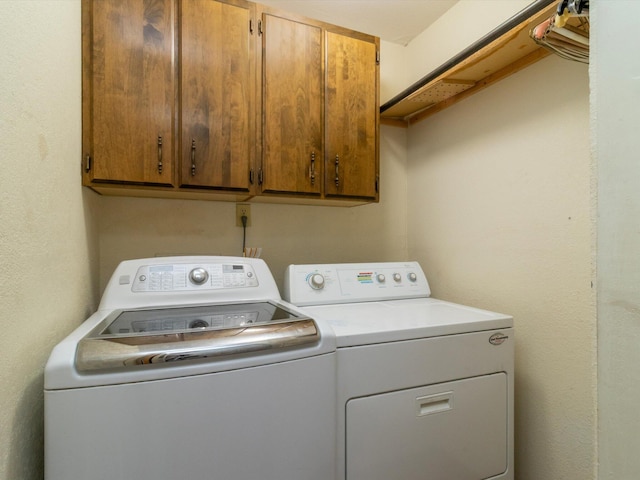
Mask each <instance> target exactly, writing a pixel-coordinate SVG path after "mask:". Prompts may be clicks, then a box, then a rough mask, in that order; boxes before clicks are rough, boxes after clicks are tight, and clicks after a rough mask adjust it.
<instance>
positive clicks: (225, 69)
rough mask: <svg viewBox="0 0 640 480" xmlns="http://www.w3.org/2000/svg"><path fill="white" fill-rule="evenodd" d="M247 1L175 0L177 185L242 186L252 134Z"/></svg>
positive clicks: (252, 147) (251, 150)
mask: <svg viewBox="0 0 640 480" xmlns="http://www.w3.org/2000/svg"><path fill="white" fill-rule="evenodd" d="M254 9H255V7H254V6H253V4H250V3H249V2H238V1H236V2H230V3H226V2H220V1H214V0H189V1H186V2H182V8H181V27H182V29H181V44H180V45H181V46H180V58H181V62H182V65H181V83H180V90H181V96H180V104H181V125H182V128H181V142H180V143H181V147H180V152H181V169H180V173H181V175H180V179H181V182H180V183H181V185H183V186H185V185H186V186H198V187H211V188H218V189H233V190H245V191H248V190H249V188H250V183H249V179H250V169H251V168H252V166H253V163H254V157H255V142H256V139H255V90H256V77H255V54H254V50H255V41H254V37H253V35H252V33H251V31H250V23H249V22H250V20H251V19H252V18H253V16H254ZM194 147H195V148H194Z"/></svg>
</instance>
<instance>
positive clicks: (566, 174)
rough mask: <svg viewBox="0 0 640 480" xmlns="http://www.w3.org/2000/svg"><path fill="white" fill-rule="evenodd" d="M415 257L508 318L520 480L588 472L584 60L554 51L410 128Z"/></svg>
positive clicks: (446, 292) (449, 285)
mask: <svg viewBox="0 0 640 480" xmlns="http://www.w3.org/2000/svg"><path fill="white" fill-rule="evenodd" d="M408 145H409V153H408V178H409V180H408V189H409V202H408V215H409V256H410V257H412V258H416V259H417V260H419V261H420V262H421V263H422V265H423V268H424V269H425V271H426V274H427V276H428V277H429V279H430V283H431V285H432V289H433V293H434V296H436V297H443V298H445V299H447V300H452V301H456V302H461V303H467V304H472V305H477V306H481V307H484V308H487V309H490V310H497V311H502V312H505V313H510V314H512V315H513V316H514V318H515V326H516V383H515V389H516V390H515V397H516V465H515V467H516V478H517V479H519V480H540V479H563V480H587V479H593V478H595V477H594V474H595V465H596V450H595V449H596V371H595V362H596V349H595V346H596V345H595V344H596V317H595V293H594V292H595V290H594V289H592V287H591V281H592V280H593V271H592V270H593V267H592V264H593V261H592V243H593V240H592V230H593V227H592V223H591V205H592V200H591V191H590V184H591V161H590V154H589V90H588V75H587V67H586V66H585V65H580V64H576V63H571V62H568V61H565V60H562V59H559V58H557V57H550V58H547V59H544V60H542V61H541V62H539V63H537V64H535V65H533V66H531V67H529V68H527V69H525V70H523V71H521V72H519V73H517V74H515V75H513V76H512V77H509V78H508V79H506V80H503V81H502V82H500V83H499V84H496V85H494V86H492V87H490V88H488V89H486V90H483V91H482V92H480V93H479V94H477V95H475V96H473V97H470V98H468V99H467V100H465V101H463V102H460V103H459V104H457V105H455V106H453V107H451V108H450V109H448V110H445V111H443V112H441V113H439V114H438V115H435V116H433V117H430V118H428V119H426V120H425V121H423V122H421V123H418V124H416V125H415V126H413V127H412V128H411V129H410V132H409V140H408Z"/></svg>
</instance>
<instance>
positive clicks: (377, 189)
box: [376, 174, 380, 193]
mask: <svg viewBox="0 0 640 480" xmlns="http://www.w3.org/2000/svg"><path fill="white" fill-rule="evenodd" d="M379 192H380V174H378V175H376V193H379Z"/></svg>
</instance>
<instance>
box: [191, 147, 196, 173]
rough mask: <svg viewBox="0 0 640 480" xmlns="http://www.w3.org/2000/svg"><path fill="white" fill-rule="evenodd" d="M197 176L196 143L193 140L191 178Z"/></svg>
mask: <svg viewBox="0 0 640 480" xmlns="http://www.w3.org/2000/svg"><path fill="white" fill-rule="evenodd" d="M195 174H196V141H195V140H191V176H192V177H193V176H195Z"/></svg>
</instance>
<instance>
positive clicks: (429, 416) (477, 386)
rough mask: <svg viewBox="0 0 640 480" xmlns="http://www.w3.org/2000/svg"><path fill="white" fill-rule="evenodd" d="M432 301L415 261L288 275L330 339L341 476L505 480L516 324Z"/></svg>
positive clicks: (290, 287)
mask: <svg viewBox="0 0 640 480" xmlns="http://www.w3.org/2000/svg"><path fill="white" fill-rule="evenodd" d="M430 294H431V292H430V289H429V284H428V282H427V278H426V277H425V275H424V273H423V271H422V268H421V267H420V265H419V264H418V263H416V262H399V263H361V264H330V265H291V266H289V268H288V269H287V271H286V276H285V290H284V297H285V298H286V299H287V300H288V301H290V302H291V303H293V304H295V305H298V306H300V307H301V308H302V309H303V310H304V311H305V312H306V313H307V315H309V316H312V317H313V318H317V319H322V320H323V321H325V322H327V323H329V324H330V325H331V326H332V328H333V329H334V332H335V334H336V343H337V347H338V348H337V359H338V360H337V362H338V365H337V366H338V373H337V375H338V387H337V395H338V398H337V408H338V410H337V418H338V430H337V432H338V437H337V447H338V452H337V460H338V462H337V472H336V477H337V478H338V479H339V480H389V479H396V478H397V479H402V480H423V479H425V478H428V479H429V480H481V479H495V480H498V479H500V480H513V392H514V387H513V382H514V358H513V355H514V329H513V319H512V317H510V316H508V315H503V314H499V313H494V312H489V311H485V310H480V309H477V308H471V307H467V306H463V305H457V304H453V303H450V302H445V301H441V300H437V299H434V298H430Z"/></svg>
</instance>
